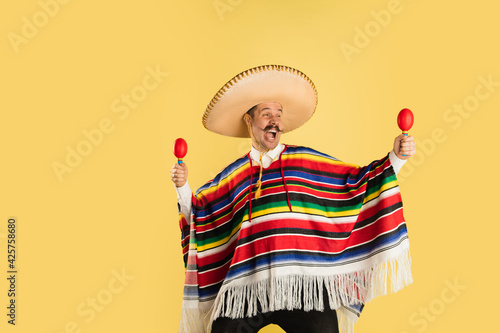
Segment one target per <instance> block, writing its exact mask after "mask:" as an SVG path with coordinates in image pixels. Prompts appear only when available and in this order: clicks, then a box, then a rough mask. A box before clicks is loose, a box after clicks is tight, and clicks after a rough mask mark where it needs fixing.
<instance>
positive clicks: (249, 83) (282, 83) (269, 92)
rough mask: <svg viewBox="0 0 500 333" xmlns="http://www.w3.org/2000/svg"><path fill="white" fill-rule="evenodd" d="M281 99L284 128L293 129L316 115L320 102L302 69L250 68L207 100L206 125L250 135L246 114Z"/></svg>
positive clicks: (223, 131)
mask: <svg viewBox="0 0 500 333" xmlns="http://www.w3.org/2000/svg"><path fill="white" fill-rule="evenodd" d="M266 102H276V103H280V104H281V107H282V109H283V117H282V126H283V132H284V133H286V132H290V131H292V130H294V129H296V128H298V127H300V126H302V125H303V124H304V123H306V122H307V121H308V120H309V118H311V116H312V115H313V113H314V111H315V110H316V105H317V103H318V93H317V91H316V87H315V86H314V83H313V82H312V81H311V80H310V79H309V78H308V77H307V76H306V75H305V74H304V73H302V72H301V71H299V70H297V69H294V68H291V67H287V66H281V65H265V66H259V67H254V68H251V69H248V70H246V71H244V72H241V73H240V74H238V75H236V76H235V77H233V78H232V79H231V80H229V81H228V82H227V83H226V84H225V85H224V86H223V87H222V88H221V89H219V91H218V92H217V94H215V96H214V98H212V100H211V101H210V103H209V104H208V106H207V108H206V110H205V113H204V114H203V120H202V121H203V125H204V126H205V128H206V129H208V130H209V131H212V132H215V133H218V134H222V135H227V136H234V137H240V138H248V137H250V135H249V133H248V128H247V126H246V125H245V122H244V121H243V115H244V114H245V113H246V112H247V111H248V110H250V109H251V108H252V107H253V106H255V105H257V104H259V103H266Z"/></svg>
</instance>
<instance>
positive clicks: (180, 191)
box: [174, 181, 193, 223]
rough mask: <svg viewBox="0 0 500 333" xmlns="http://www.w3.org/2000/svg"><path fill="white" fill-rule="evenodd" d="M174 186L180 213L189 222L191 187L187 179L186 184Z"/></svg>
mask: <svg viewBox="0 0 500 333" xmlns="http://www.w3.org/2000/svg"><path fill="white" fill-rule="evenodd" d="M174 187H175V189H176V191H177V202H178V203H179V207H180V210H181V213H182V215H184V217H185V218H186V220H187V221H188V223H189V221H190V220H191V197H192V195H193V194H192V192H191V187H190V186H189V183H188V182H187V181H186V184H184V185H183V186H181V187H176V186H174Z"/></svg>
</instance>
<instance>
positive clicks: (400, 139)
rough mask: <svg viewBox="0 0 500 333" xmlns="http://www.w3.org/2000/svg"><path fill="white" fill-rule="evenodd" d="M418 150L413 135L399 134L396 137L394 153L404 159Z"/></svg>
mask: <svg viewBox="0 0 500 333" xmlns="http://www.w3.org/2000/svg"><path fill="white" fill-rule="evenodd" d="M416 152H417V149H416V146H415V141H414V140H413V137H412V136H405V135H403V134H401V135H399V136H397V137H396V139H394V153H395V154H396V156H397V157H399V158H400V159H402V160H407V159H409V158H410V157H412V156H413V155H415V153H416Z"/></svg>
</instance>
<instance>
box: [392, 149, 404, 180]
mask: <svg viewBox="0 0 500 333" xmlns="http://www.w3.org/2000/svg"><path fill="white" fill-rule="evenodd" d="M389 159H390V160H391V164H392V167H393V169H394V173H395V174H396V175H397V174H398V172H399V170H401V167H402V166H403V165H404V164H405V163H406V160H402V159H400V158H399V157H397V156H396V153H395V152H394V150H392V151H391V152H390V153H389Z"/></svg>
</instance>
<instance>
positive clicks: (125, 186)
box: [0, 0, 500, 333]
mask: <svg viewBox="0 0 500 333" xmlns="http://www.w3.org/2000/svg"><path fill="white" fill-rule="evenodd" d="M61 2H63V4H59V3H58V2H54V1H53V0H41V2H38V1H35V0H22V1H15V2H3V4H2V5H1V9H0V36H1V37H2V38H1V39H0V52H1V53H0V54H1V61H0V84H1V86H0V89H1V98H0V110H1V118H0V126H1V129H0V147H1V151H0V156H1V164H0V165H1V166H0V167H1V174H0V177H1V178H0V181H1V182H0V189H1V191H0V192H1V194H0V269H1V271H0V278H1V279H0V305H1V306H0V309H2V310H0V312H1V313H0V318H1V320H0V331H1V332H23V333H24V332H30V333H31V332H42V333H61V332H89V333H90V332H92V333H99V332H148V333H155V332H175V331H177V327H178V322H179V318H180V309H181V298H182V286H183V275H184V268H183V264H182V258H181V249H180V245H179V239H180V233H179V230H178V222H177V207H176V194H175V191H174V188H173V185H172V183H171V181H170V179H169V170H170V167H171V166H172V165H173V164H174V163H175V158H174V157H173V155H172V143H173V141H174V140H175V139H176V138H177V137H184V138H185V139H186V140H187V142H188V144H189V152H188V155H187V157H186V163H187V164H188V166H189V167H190V169H189V172H190V176H189V179H190V183H191V186H192V187H193V188H197V187H199V186H201V185H202V184H203V183H204V182H205V181H207V180H208V179H210V178H211V177H212V176H213V175H214V174H215V173H216V172H218V171H219V170H220V169H221V168H222V167H224V166H225V165H227V164H228V163H229V162H230V161H232V160H234V159H235V158H237V157H239V156H241V155H243V154H244V153H245V152H246V151H247V150H248V147H249V144H248V141H247V140H243V139H230V138H225V137H222V136H218V135H216V134H213V133H210V132H208V131H206V130H205V129H204V128H203V126H202V124H201V116H202V113H203V111H204V108H205V106H206V105H207V103H208V102H209V100H210V99H211V98H212V96H213V94H214V93H215V92H216V91H217V90H218V88H219V87H220V86H222V85H223V84H224V83H225V82H226V81H227V80H228V79H229V78H231V77H232V76H233V75H235V74H237V73H239V72H240V71H242V70H245V69H247V68H250V67H253V66H258V65H262V64H271V63H276V64H284V65H288V66H292V67H295V68H298V69H300V70H302V71H303V72H305V73H306V74H308V75H309V76H310V78H311V79H312V80H313V81H314V83H315V84H316V86H317V88H318V92H319V104H318V108H317V111H316V114H315V115H314V117H313V118H312V119H311V120H310V121H309V122H308V123H307V124H306V125H305V126H303V127H302V128H300V129H298V130H296V131H294V132H292V133H290V134H286V135H284V136H283V138H282V141H283V142H285V143H289V144H300V145H307V146H311V147H313V148H316V149H318V150H320V151H323V152H325V153H328V154H331V155H333V156H336V157H337V158H339V159H342V160H344V161H348V162H352V163H356V164H362V165H364V164H367V163H369V162H371V161H372V160H374V159H378V158H381V157H382V156H384V155H385V154H386V153H387V152H388V151H389V150H390V149H391V146H392V141H393V138H394V137H395V136H396V135H398V133H399V130H398V128H397V126H396V121H395V120H396V115H397V112H398V111H399V110H400V109H401V108H403V107H408V108H411V109H412V110H413V111H414V113H415V119H416V120H415V125H414V128H413V129H412V131H411V134H413V135H414V137H415V138H416V139H417V140H418V142H419V153H418V155H417V156H415V157H413V160H412V161H411V162H408V164H407V165H406V166H405V167H404V169H403V170H401V174H400V178H401V182H400V185H401V191H402V195H403V199H404V203H405V216H406V219H407V222H408V227H409V232H410V237H411V238H410V240H411V243H412V258H413V274H414V280H415V282H414V284H413V285H412V286H411V287H409V288H406V289H404V290H403V291H401V292H399V293H397V294H393V295H389V296H386V297H382V298H379V299H376V300H375V301H373V302H371V303H369V304H368V305H367V307H366V308H365V311H364V313H363V315H362V317H361V319H360V321H359V322H358V324H357V325H356V332H358V333H361V332H372V333H373V332H394V333H405V332H406V333H414V332H429V333H431V332H479V331H487V332H491V331H494V330H495V329H496V327H497V326H498V322H497V314H496V311H495V308H498V305H497V302H496V300H497V299H498V298H499V296H500V292H499V288H498V283H497V280H498V274H497V273H496V265H497V264H498V258H497V256H496V254H497V247H496V244H497V243H498V231H499V230H500V228H499V227H498V221H499V219H498V216H497V214H496V204H497V202H496V201H497V200H495V199H497V198H498V190H497V189H498V185H499V181H498V176H497V172H496V171H497V170H496V169H497V168H496V163H495V162H496V160H497V155H498V148H497V146H496V143H495V141H496V139H495V135H494V134H493V133H495V132H496V128H497V125H498V120H499V116H498V107H499V106H500V87H499V86H498V82H500V66H499V62H498V59H500V47H499V46H498V32H499V31H500V23H499V22H500V21H499V20H498V13H499V10H500V6H499V5H497V4H495V3H496V2H495V1H489V0H476V1H464V2H459V1H451V0H446V1H429V0H414V1H410V0H401V1H389V0H377V1H326V0H325V1H263V0H262V1H249V0H247V1H244V0H220V1H213V0H206V1H160V0H144V1H140V2H138V1H96V0H87V1H79V0H72V1H68V0H66V1H62V0H61ZM54 4H58V5H57V6H56V5H54ZM217 6H218V7H217ZM44 8H45V9H44ZM390 10H392V12H391V11H390ZM44 13H45V14H44ZM48 13H50V15H49V14H48ZM384 13H385V14H387V13H390V18H389V16H387V15H386V16H384V15H383V14H384ZM376 18H378V20H379V21H380V22H381V23H379V21H377V19H376ZM27 22H28V23H27ZM35 23H36V24H37V25H38V27H37V26H36V25H34V28H35V29H33V27H31V30H30V29H29V24H35ZM359 31H363V33H364V34H366V33H369V35H366V36H365V37H364V38H363V36H362V35H361V33H360V32H359ZM23 34H24V35H23ZM26 36H27V37H28V38H26ZM346 45H350V47H351V48H350V50H351V51H352V52H354V51H353V50H354V48H356V49H355V52H354V53H351V54H347V53H345V52H343V51H342V47H344V49H345V47H348V46H346ZM356 45H357V46H356ZM155 70H156V71H157V72H160V74H159V75H160V76H158V78H157V81H154V80H150V79H151V77H149V79H148V76H147V75H148V73H149V71H155ZM165 73H168V75H167V74H165ZM480 77H482V78H483V79H485V80H488V78H489V79H490V80H491V81H493V84H492V85H490V86H489V88H490V90H488V88H487V87H486V86H485V85H484V84H481V81H480V79H479V78H480ZM145 78H146V84H148V87H149V88H150V90H145V89H144V80H145ZM148 80H149V81H148ZM155 82H156V84H155ZM153 88H154V89H153ZM141 89H142V90H141ZM132 92H133V93H135V94H136V95H135V96H136V99H140V102H138V103H136V104H134V108H132V107H129V108H128V111H130V112H129V113H128V114H125V110H127V107H125V109H124V105H125V104H123V103H124V102H122V100H121V98H123V96H127V95H130V94H131V93H132ZM144 92H146V95H144V94H143V95H140V93H144ZM477 93H480V95H479V96H480V97H481V99H479V98H478V97H477V96H476V94H477ZM137 94H139V95H137ZM137 96H139V97H137ZM476 102H477V103H476ZM464 103H469V104H467V105H468V106H467V108H468V110H470V111H467V110H465V109H464V110H465V111H466V112H463V113H462V115H459V114H458V113H454V111H447V110H448V109H449V108H452V107H453V106H454V104H455V105H456V107H460V105H462V108H464ZM474 103H476V104H474ZM118 106H120V107H122V109H121V110H122V111H120V112H114V111H117V107H118ZM102 122H104V123H105V124H106V122H107V124H106V125H105V126H104V125H103V126H104V128H105V129H106V128H107V129H108V132H109V133H104V132H102V131H101V132H102V133H103V137H102V141H100V142H99V140H98V135H97V134H96V136H95V141H96V142H97V144H94V145H91V146H88V140H87V138H86V136H85V135H84V132H85V131H87V132H90V133H96V132H95V131H94V132H92V131H93V130H95V129H96V128H99V126H101V125H102ZM110 128H111V129H112V130H110ZM86 142H87V143H86ZM68 147H69V148H68ZM78 147H80V149H85V148H86V149H87V150H86V151H85V150H84V151H85V152H86V154H87V156H84V157H82V159H81V161H79V163H77V162H76V161H73V162H74V165H76V166H75V167H73V168H71V172H65V173H63V174H62V176H61V175H60V177H58V176H57V174H56V172H55V171H54V167H53V165H54V163H56V164H57V163H60V164H61V165H62V164H65V165H67V163H66V158H67V155H68V154H69V153H68V150H67V149H77V148H78ZM60 178H61V179H60ZM10 216H15V217H16V218H17V223H18V228H17V229H18V230H17V231H18V244H17V245H18V249H17V250H18V252H17V253H18V260H17V264H18V271H19V273H18V276H17V292H18V297H17V298H16V302H17V322H16V326H12V325H8V324H7V319H8V318H7V316H6V313H7V309H6V306H7V305H8V303H7V302H8V301H9V299H8V297H7V289H8V285H7V280H6V277H7V273H6V271H7V254H6V247H7V245H6V240H7V238H6V237H7V219H8V217H10ZM123 273H124V274H125V276H126V279H127V280H125V281H121V280H118V279H117V278H116V275H117V274H118V275H119V274H123ZM120 281H121V282H120ZM450 284H452V285H453V284H455V285H458V286H459V288H458V289H457V288H456V287H455V288H454V289H450V286H449V285H450ZM92 300H97V302H100V303H97V306H96V307H95V308H93V307H92V306H91V304H92V302H93V301H92ZM92 309H99V311H97V310H92ZM424 313H427V315H424ZM84 314H85V315H84ZM263 331H265V332H268V333H272V332H280V329H279V328H277V327H268V328H266V329H265V330H263Z"/></svg>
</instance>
